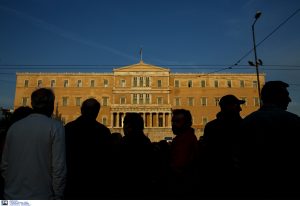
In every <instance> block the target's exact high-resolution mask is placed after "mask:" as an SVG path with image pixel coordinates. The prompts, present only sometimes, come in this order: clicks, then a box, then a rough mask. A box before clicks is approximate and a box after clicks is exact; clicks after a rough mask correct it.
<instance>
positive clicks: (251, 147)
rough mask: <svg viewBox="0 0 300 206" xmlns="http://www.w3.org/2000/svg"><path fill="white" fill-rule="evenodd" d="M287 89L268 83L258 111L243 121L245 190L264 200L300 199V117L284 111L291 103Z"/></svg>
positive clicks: (282, 84)
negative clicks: (258, 193) (256, 194)
mask: <svg viewBox="0 0 300 206" xmlns="http://www.w3.org/2000/svg"><path fill="white" fill-rule="evenodd" d="M288 86H289V85H288V84H286V83H284V82H282V81H269V82H267V83H266V84H265V85H264V86H263V88H262V91H261V100H262V106H261V108H260V109H259V110H257V111H255V112H253V113H251V114H250V115H248V116H247V117H245V119H244V120H243V129H244V131H243V134H244V136H245V138H244V141H243V145H242V148H241V151H242V154H243V155H242V160H241V161H242V162H241V163H242V168H243V170H244V172H245V175H244V177H245V183H244V184H245V185H246V191H248V192H260V194H261V195H262V197H264V198H268V197H271V198H281V195H283V197H289V195H291V197H293V198H294V197H296V198H297V199H299V197H300V188H299V185H300V175H299V174H300V169H299V165H298V164H299V162H300V149H299V148H300V132H299V131H300V130H299V129H300V118H299V116H297V115H295V114H293V113H290V112H288V111H286V110H287V107H288V104H289V103H290V102H291V99H290V97H289V92H288V90H287V87H288ZM268 195H271V196H268Z"/></svg>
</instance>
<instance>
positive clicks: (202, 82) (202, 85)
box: [201, 80, 206, 88]
mask: <svg viewBox="0 0 300 206" xmlns="http://www.w3.org/2000/svg"><path fill="white" fill-rule="evenodd" d="M201 87H203V88H204V87H206V81H205V80H201Z"/></svg>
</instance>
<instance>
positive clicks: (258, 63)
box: [248, 11, 262, 105]
mask: <svg viewBox="0 0 300 206" xmlns="http://www.w3.org/2000/svg"><path fill="white" fill-rule="evenodd" d="M260 16H261V12H260V11H257V12H256V14H255V17H254V18H255V20H254V22H253V24H252V38H253V50H254V58H255V59H254V60H255V62H254V63H253V62H251V61H249V62H248V63H249V64H250V65H251V66H255V69H256V77H257V89H258V98H259V105H260V101H261V95H260V83H259V72H258V65H262V61H261V60H260V59H259V60H257V54H256V43H255V32H254V25H255V23H256V21H257V19H258V18H259V17H260Z"/></svg>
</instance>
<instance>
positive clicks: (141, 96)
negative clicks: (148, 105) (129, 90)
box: [139, 94, 144, 104]
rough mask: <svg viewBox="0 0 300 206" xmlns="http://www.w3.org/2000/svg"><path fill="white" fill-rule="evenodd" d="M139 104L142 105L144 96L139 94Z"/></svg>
mask: <svg viewBox="0 0 300 206" xmlns="http://www.w3.org/2000/svg"><path fill="white" fill-rule="evenodd" d="M139 104H144V95H143V94H140V99H139Z"/></svg>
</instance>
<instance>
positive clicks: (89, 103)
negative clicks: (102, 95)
mask: <svg viewBox="0 0 300 206" xmlns="http://www.w3.org/2000/svg"><path fill="white" fill-rule="evenodd" d="M100 107H101V105H100V103H99V102H98V101H97V100H96V99H94V98H89V99H86V100H85V101H84V102H83V103H82V105H81V114H82V115H83V116H85V117H89V118H92V119H96V118H97V116H98V113H99V111H100Z"/></svg>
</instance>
